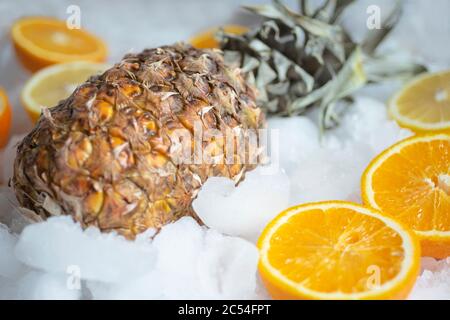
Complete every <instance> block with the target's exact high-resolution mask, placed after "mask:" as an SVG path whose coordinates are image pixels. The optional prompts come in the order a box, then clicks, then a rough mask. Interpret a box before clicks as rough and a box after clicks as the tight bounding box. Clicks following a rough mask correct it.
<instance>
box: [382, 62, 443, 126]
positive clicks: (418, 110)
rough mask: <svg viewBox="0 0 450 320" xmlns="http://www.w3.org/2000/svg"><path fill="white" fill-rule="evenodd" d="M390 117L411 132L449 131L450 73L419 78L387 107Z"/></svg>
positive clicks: (431, 74)
mask: <svg viewBox="0 0 450 320" xmlns="http://www.w3.org/2000/svg"><path fill="white" fill-rule="evenodd" d="M389 113H390V115H391V116H392V117H393V118H394V119H395V120H396V121H397V122H398V123H399V124H400V125H401V126H402V127H406V128H409V129H411V130H413V131H416V132H420V133H424V132H435V131H447V130H449V129H450V71H445V72H438V73H429V74H424V75H421V76H418V77H417V78H416V79H414V80H412V81H411V82H410V83H409V84H408V85H406V86H405V87H404V88H403V89H402V90H401V91H400V92H398V93H397V94H396V95H395V96H394V97H393V98H392V100H391V102H390V104H389Z"/></svg>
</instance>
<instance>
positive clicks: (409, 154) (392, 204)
mask: <svg viewBox="0 0 450 320" xmlns="http://www.w3.org/2000/svg"><path fill="white" fill-rule="evenodd" d="M361 184H362V186H361V189H362V198H363V201H364V203H366V204H367V205H369V206H371V207H373V208H375V209H378V210H382V211H383V212H386V213H389V214H390V215H392V216H393V217H395V218H396V219H398V220H400V221H402V222H403V223H404V224H406V225H407V226H409V227H410V228H411V229H413V230H414V231H415V233H416V234H417V235H418V236H419V239H420V241H421V246H422V253H423V255H425V256H432V257H435V258H444V257H447V256H449V255H450V135H447V134H435V135H424V136H416V137H412V138H409V139H406V140H403V141H401V142H399V143H397V144H395V145H393V146H392V147H390V148H388V149H387V150H385V151H384V152H382V153H381V154H380V155H379V156H378V157H376V158H375V159H374V160H373V161H372V162H371V163H370V165H369V166H368V168H367V169H366V171H365V172H364V174H363V177H362V182H361Z"/></svg>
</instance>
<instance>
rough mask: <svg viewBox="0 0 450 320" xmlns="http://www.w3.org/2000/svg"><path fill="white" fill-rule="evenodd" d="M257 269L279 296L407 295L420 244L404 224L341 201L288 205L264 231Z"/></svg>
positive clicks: (390, 296) (416, 263)
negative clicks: (290, 206)
mask: <svg viewBox="0 0 450 320" xmlns="http://www.w3.org/2000/svg"><path fill="white" fill-rule="evenodd" d="M258 246H259V248H260V262H259V270H260V273H261V277H262V279H263V282H264V284H265V285H266V288H267V289H268V291H269V293H270V294H271V295H272V297H273V298H277V299H398V298H405V297H406V296H407V295H408V293H409V291H410V290H411V288H412V286H413V285H414V282H415V279H416V277H417V275H418V272H419V259H420V247H419V245H418V242H417V239H416V238H415V235H414V234H413V233H412V232H410V231H409V230H408V229H407V228H406V227H404V226H403V225H401V224H400V223H398V222H397V221H395V220H393V219H392V218H390V217H387V216H385V215H383V214H381V213H380V212H378V211H375V210H373V209H369V208H365V207H363V206H360V205H357V204H352V203H348V202H342V201H329V202H319V203H311V204H305V205H300V206H297V207H292V208H290V209H287V210H286V211H284V212H282V213H281V214H280V215H279V216H277V217H276V218H275V219H274V220H273V221H272V222H271V223H270V224H269V225H268V226H267V227H266V228H265V230H264V231H263V233H262V235H261V237H260V239H259V242H258Z"/></svg>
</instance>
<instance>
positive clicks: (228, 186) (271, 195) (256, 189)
mask: <svg viewBox="0 0 450 320" xmlns="http://www.w3.org/2000/svg"><path fill="white" fill-rule="evenodd" d="M289 193H290V187H289V178H288V177H287V175H286V174H285V173H284V172H283V171H281V170H279V171H277V172H271V173H268V174H265V168H264V167H259V168H257V169H255V170H254V171H251V172H248V173H247V174H246V177H245V180H244V181H242V182H241V183H240V184H239V185H238V186H236V187H235V185H234V182H233V181H232V180H229V179H227V178H220V177H214V178H210V179H208V180H207V181H206V183H205V184H204V185H203V187H202V189H201V190H200V192H199V194H198V196H197V199H196V200H194V203H193V207H194V210H195V212H196V213H197V215H198V216H199V217H200V219H202V221H203V222H204V223H205V224H206V225H207V226H209V227H211V228H214V229H216V230H218V231H220V232H222V233H225V234H228V235H233V236H241V237H244V238H246V239H248V240H251V241H255V240H256V239H257V237H258V235H259V234H260V232H261V231H262V229H263V228H264V226H265V225H266V224H267V223H268V222H269V221H270V220H271V219H272V218H274V217H275V216H276V215H277V214H278V213H280V212H281V211H282V210H284V209H286V208H287V206H288V202H289Z"/></svg>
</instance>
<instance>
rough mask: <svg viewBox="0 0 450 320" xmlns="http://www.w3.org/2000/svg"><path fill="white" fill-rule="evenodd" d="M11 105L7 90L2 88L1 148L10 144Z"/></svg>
mask: <svg viewBox="0 0 450 320" xmlns="http://www.w3.org/2000/svg"><path fill="white" fill-rule="evenodd" d="M11 116H12V114H11V106H10V104H9V101H8V97H7V95H6V92H5V91H4V90H3V89H2V88H0V148H3V147H4V146H6V145H7V144H8V139H9V130H10V129H11Z"/></svg>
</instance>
